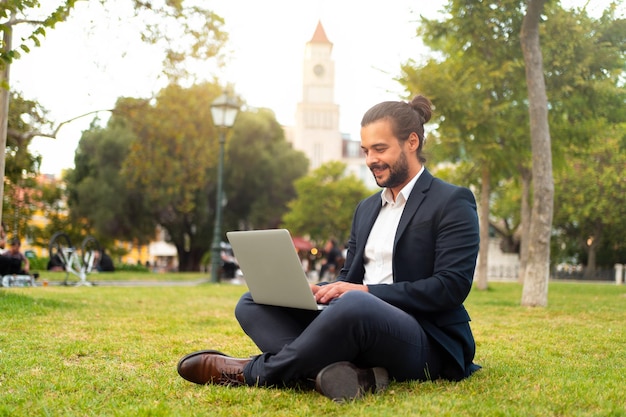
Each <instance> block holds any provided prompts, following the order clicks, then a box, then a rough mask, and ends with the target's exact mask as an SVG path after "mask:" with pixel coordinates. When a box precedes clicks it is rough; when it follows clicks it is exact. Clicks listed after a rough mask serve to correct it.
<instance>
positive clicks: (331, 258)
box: [320, 239, 343, 281]
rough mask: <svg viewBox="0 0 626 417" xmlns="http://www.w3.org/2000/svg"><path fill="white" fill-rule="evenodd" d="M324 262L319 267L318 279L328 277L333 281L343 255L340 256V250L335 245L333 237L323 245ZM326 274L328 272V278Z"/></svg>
mask: <svg viewBox="0 0 626 417" xmlns="http://www.w3.org/2000/svg"><path fill="white" fill-rule="evenodd" d="M324 255H325V258H324V263H322V266H321V268H320V280H325V279H328V280H329V281H334V280H335V278H336V274H337V271H338V266H339V264H340V263H341V260H342V259H343V257H342V256H341V250H340V249H339V247H338V246H337V241H336V240H335V239H329V240H328V242H326V246H324ZM326 274H329V276H328V278H327V277H326Z"/></svg>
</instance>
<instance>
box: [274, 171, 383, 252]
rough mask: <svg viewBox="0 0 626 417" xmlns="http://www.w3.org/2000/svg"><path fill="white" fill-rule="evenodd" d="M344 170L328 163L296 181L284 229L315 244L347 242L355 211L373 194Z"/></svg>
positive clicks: (284, 219)
mask: <svg viewBox="0 0 626 417" xmlns="http://www.w3.org/2000/svg"><path fill="white" fill-rule="evenodd" d="M345 169H346V166H345V164H343V163H342V162H329V163H326V164H324V165H322V166H320V167H319V168H317V169H316V170H315V171H313V172H312V173H311V174H309V175H307V176H306V177H303V178H301V179H299V180H298V181H296V192H297V198H296V199H295V200H293V201H291V202H290V203H289V208H290V211H289V213H287V214H286V215H285V216H284V217H283V227H285V228H287V229H289V230H290V231H291V232H292V233H293V234H295V235H300V236H309V237H310V238H311V239H312V240H314V241H317V242H324V241H326V240H327V239H329V238H331V237H335V238H337V240H338V241H339V242H345V241H347V239H348V236H349V234H350V226H351V225H352V217H353V215H354V210H355V208H356V206H357V204H358V203H359V201H361V200H363V199H364V198H366V197H367V196H369V195H370V194H371V193H372V191H371V190H368V189H367V187H365V185H364V184H363V182H362V181H361V180H359V179H358V178H356V177H355V176H354V175H349V176H346V174H345Z"/></svg>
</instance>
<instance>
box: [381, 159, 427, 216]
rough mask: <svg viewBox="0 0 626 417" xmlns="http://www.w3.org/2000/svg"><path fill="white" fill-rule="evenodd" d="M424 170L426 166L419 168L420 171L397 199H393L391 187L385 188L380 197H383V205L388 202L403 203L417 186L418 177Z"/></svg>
mask: <svg viewBox="0 0 626 417" xmlns="http://www.w3.org/2000/svg"><path fill="white" fill-rule="evenodd" d="M422 172H424V166H422V168H421V169H420V170H419V172H418V173H417V174H415V176H414V177H413V178H412V179H411V181H409V182H408V183H407V184H406V185H405V186H404V187H403V188H402V189H401V190H400V192H399V193H398V196H397V197H396V201H393V196H392V194H391V190H390V189H389V188H385V189H383V192H382V193H380V199H381V203H382V205H383V207H384V206H385V205H386V204H392V205H393V204H401V203H404V202H405V201H406V200H407V199H408V198H409V195H411V191H413V187H414V186H415V183H416V182H417V179H418V178H419V177H420V175H422Z"/></svg>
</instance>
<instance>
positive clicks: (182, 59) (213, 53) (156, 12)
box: [0, 0, 228, 218]
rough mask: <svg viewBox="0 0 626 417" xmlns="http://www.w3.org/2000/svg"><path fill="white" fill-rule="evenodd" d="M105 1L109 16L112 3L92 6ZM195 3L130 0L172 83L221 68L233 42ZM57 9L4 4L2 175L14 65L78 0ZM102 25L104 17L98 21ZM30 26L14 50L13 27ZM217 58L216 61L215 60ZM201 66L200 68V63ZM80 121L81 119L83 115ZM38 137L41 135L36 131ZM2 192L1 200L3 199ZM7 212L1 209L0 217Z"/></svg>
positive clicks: (29, 2)
mask: <svg viewBox="0 0 626 417" xmlns="http://www.w3.org/2000/svg"><path fill="white" fill-rule="evenodd" d="M97 3H100V4H101V5H102V7H103V9H102V11H101V12H102V13H109V12H110V11H109V9H107V7H108V6H109V5H110V4H111V2H108V3H107V2H106V1H104V0H100V2H96V1H93V2H91V3H90V4H97ZM192 3H193V2H191V1H184V0H178V1H167V2H165V3H162V2H153V1H149V0H148V1H142V0H130V1H129V3H128V4H129V5H130V7H132V9H133V10H134V12H135V18H136V19H137V20H138V21H139V22H138V24H137V28H141V29H138V36H140V37H141V39H142V40H144V41H145V42H147V43H150V44H153V45H157V46H158V47H159V48H161V50H162V51H163V56H164V58H163V63H164V69H163V73H164V74H165V75H166V76H167V77H168V79H170V80H177V81H180V80H185V79H186V80H189V79H191V80H192V81H193V79H194V76H195V75H196V74H193V73H191V72H190V71H189V70H188V68H190V67H189V66H188V65H187V64H188V63H189V62H190V61H192V62H194V63H198V62H200V63H205V64H206V63H215V64H216V66H218V67H219V66H220V65H222V60H221V58H222V57H221V55H220V52H221V50H222V48H223V46H224V44H225V42H226V41H227V39H228V36H227V34H226V33H225V32H224V31H223V30H222V27H223V25H224V20H223V19H222V18H221V17H220V16H218V15H216V14H215V13H213V12H212V11H211V10H208V9H205V8H203V7H200V6H198V5H196V4H192ZM57 4H58V6H57V7H56V8H54V5H51V4H50V2H48V3H46V4H44V6H45V10H48V12H45V11H44V12H42V11H41V10H42V5H41V4H40V2H39V1H38V0H15V1H3V2H1V3H0V19H3V21H1V22H0V28H1V29H2V33H3V38H2V45H1V46H0V84H1V85H0V87H1V88H0V172H1V173H2V174H4V155H5V146H6V142H5V138H6V129H7V121H6V119H7V115H8V102H9V96H8V94H9V86H10V83H9V73H10V66H11V63H12V62H13V61H14V60H15V59H18V58H19V57H20V54H21V53H22V52H26V53H27V52H29V51H30V47H31V46H32V45H34V46H40V45H41V39H42V38H43V37H44V36H45V34H46V30H47V29H48V28H54V26H55V25H56V24H57V23H59V22H62V21H65V20H66V19H68V17H69V15H70V11H71V10H72V9H73V8H74V6H75V4H76V0H65V1H61V0H58V3H57ZM94 21H100V19H94ZM20 24H24V25H29V26H31V27H33V31H32V33H31V34H30V36H28V37H27V38H25V39H26V40H25V41H24V42H23V43H22V44H21V45H20V46H19V47H18V48H15V49H14V48H13V29H14V27H15V26H16V25H20ZM214 58H215V60H214ZM196 67H197V65H196ZM79 117H80V116H79ZM67 122H68V121H64V122H61V123H60V124H59V125H58V126H57V128H56V129H55V130H54V131H53V132H52V133H48V132H39V133H40V134H42V135H45V136H48V137H52V138H54V137H55V136H56V132H57V131H58V129H59V128H60V127H61V126H62V125H63V124H64V123H67ZM33 135H37V133H34V134H33ZM3 192H4V190H3V189H0V199H1V198H2V196H3ZM1 217H2V212H1V211H0V218H1Z"/></svg>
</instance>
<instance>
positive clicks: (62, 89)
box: [11, 0, 608, 175]
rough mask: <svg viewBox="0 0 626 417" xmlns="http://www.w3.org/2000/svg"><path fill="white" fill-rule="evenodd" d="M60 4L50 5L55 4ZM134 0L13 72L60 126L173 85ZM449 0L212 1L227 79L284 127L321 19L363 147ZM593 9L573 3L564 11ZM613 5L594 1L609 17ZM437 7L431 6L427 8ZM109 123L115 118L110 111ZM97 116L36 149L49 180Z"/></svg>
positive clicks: (86, 11)
mask: <svg viewBox="0 0 626 417" xmlns="http://www.w3.org/2000/svg"><path fill="white" fill-rule="evenodd" d="M47 1H50V0H47ZM128 3H129V2H128V1H127V0H110V1H108V2H107V3H106V5H107V8H112V7H115V8H116V9H118V10H119V14H120V15H121V16H122V18H121V19H117V18H106V17H104V16H103V14H102V13H101V11H100V9H99V8H98V6H93V2H92V5H90V4H89V3H88V2H86V1H79V2H77V6H76V10H75V11H74V12H73V14H72V16H71V17H70V19H69V20H68V21H67V22H64V23H60V24H58V25H57V26H56V27H55V28H54V29H50V30H48V34H47V36H46V38H44V39H43V41H42V45H41V47H39V48H33V49H32V50H31V53H29V54H25V55H24V56H23V58H22V59H20V60H18V61H17V62H16V63H15V64H14V65H13V66H12V68H11V85H12V88H13V89H14V90H18V91H21V92H22V94H23V95H24V97H25V98H27V99H35V100H37V101H38V102H39V103H40V104H41V105H42V106H43V107H44V108H46V109H47V110H48V111H49V115H48V117H49V119H51V120H52V121H54V122H55V125H56V124H58V123H60V122H62V121H65V120H69V119H72V118H74V117H76V116H79V115H82V114H85V113H88V112H91V111H95V110H102V109H110V108H112V107H113V106H114V104H115V101H116V99H117V98H118V97H121V96H127V97H150V96H152V95H153V94H154V93H156V92H157V91H158V90H159V89H161V88H162V87H164V82H163V80H162V79H160V78H159V73H160V69H161V56H160V55H159V54H157V53H155V52H154V50H151V49H150V48H149V47H147V46H146V45H144V44H143V43H142V42H141V41H140V40H139V39H138V36H137V33H138V28H136V27H133V26H132V25H133V24H134V23H133V22H134V21H133V20H132V19H125V18H124V16H125V14H126V13H128V10H127V8H125V7H126V6H124V5H127V4H128ZM445 3H446V1H445V0H430V1H428V2H425V1H423V0H422V1H416V0H387V1H385V2H380V1H377V2H374V1H365V0H310V1H306V2H304V1H294V0H263V1H259V0H211V1H206V2H204V3H203V4H204V7H207V8H209V7H210V8H212V9H213V10H214V11H215V12H216V13H217V14H218V15H220V16H222V17H223V18H224V19H225V28H224V29H225V31H226V32H228V33H229V36H230V42H229V44H228V46H227V50H228V51H230V53H229V56H230V58H229V60H228V63H227V67H226V69H225V70H224V71H223V72H220V73H219V74H218V76H219V79H220V80H222V81H223V83H224V84H226V83H233V84H234V87H235V91H236V93H237V94H238V95H240V96H241V97H242V98H243V99H244V100H245V101H246V103H247V104H248V105H249V106H252V107H266V108H270V109H272V110H273V111H274V112H275V114H276V117H277V119H278V121H279V122H280V123H281V124H283V125H287V126H291V125H293V124H294V119H295V111H296V106H297V103H298V102H299V101H300V100H301V97H302V84H301V81H302V64H303V58H304V48H305V44H306V42H308V41H309V40H310V39H311V37H312V36H313V33H314V31H315V28H316V26H317V23H318V21H321V23H322V25H323V27H324V30H325V32H326V35H327V37H328V39H329V40H330V42H332V43H333V53H332V57H333V59H334V61H335V102H336V103H337V104H338V105H339V108H340V129H341V131H342V132H344V133H349V134H350V135H351V136H352V137H353V139H357V140H358V139H359V137H358V131H359V123H360V120H361V117H362V115H363V113H364V112H365V111H366V110H367V109H368V108H369V107H371V106H372V105H374V104H376V103H378V102H380V101H384V100H398V99H400V98H401V97H402V95H403V90H402V88H401V86H400V85H399V84H398V83H397V82H395V81H394V78H395V77H397V76H398V75H399V73H400V65H401V64H403V63H405V62H406V61H407V60H409V59H413V60H415V61H417V62H420V61H421V60H422V59H423V58H424V57H426V55H427V54H428V51H427V50H426V49H425V48H424V47H423V46H422V44H421V42H420V40H419V39H418V38H417V37H416V35H415V31H416V28H417V25H418V21H419V16H420V15H424V16H427V17H429V18H435V17H436V16H437V15H438V13H439V12H440V11H441V9H442V7H443V5H444V4H445ZM565 3H570V4H578V5H580V4H584V3H585V1H583V0H567V1H563V4H565ZM607 3H608V0H591V1H590V3H589V5H588V10H591V11H592V12H594V11H596V12H597V13H600V12H601V11H602V9H603V7H604V6H605V5H606V4H607ZM426 6H427V7H426ZM100 116H101V118H102V119H103V120H106V119H107V118H108V113H106V112H104V113H100ZM91 120H92V117H91V116H89V117H84V118H81V119H78V120H76V121H73V122H71V123H68V124H66V125H64V126H63V127H62V128H61V129H60V131H59V133H58V135H57V138H56V139H50V138H44V137H38V138H34V139H33V142H32V144H31V148H30V149H31V151H33V152H38V153H40V154H41V155H42V156H43V162H42V166H41V172H42V173H45V174H55V175H58V174H59V173H60V172H61V170H62V169H64V168H71V167H73V165H74V162H73V161H74V152H75V150H76V146H77V144H78V142H79V140H80V135H81V132H82V131H83V130H85V129H87V128H88V127H89V124H90V122H91Z"/></svg>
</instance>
